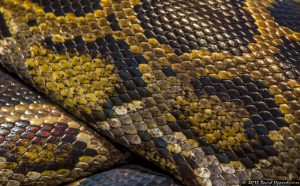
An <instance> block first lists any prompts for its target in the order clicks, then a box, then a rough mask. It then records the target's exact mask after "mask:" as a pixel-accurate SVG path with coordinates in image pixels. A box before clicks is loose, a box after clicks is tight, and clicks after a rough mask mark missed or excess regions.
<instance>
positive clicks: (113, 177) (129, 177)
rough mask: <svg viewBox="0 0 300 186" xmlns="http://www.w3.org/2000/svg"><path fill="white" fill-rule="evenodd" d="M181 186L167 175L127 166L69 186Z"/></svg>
mask: <svg viewBox="0 0 300 186" xmlns="http://www.w3.org/2000/svg"><path fill="white" fill-rule="evenodd" d="M110 185H114V186H141V185H145V186H179V184H178V183H176V182H175V181H174V180H172V179H171V178H169V177H166V176H165V175H161V174H159V173H156V172H153V171H151V170H148V169H145V168H143V167H140V166H134V165H126V166H123V167H119V168H116V169H111V170H108V171H105V172H102V173H101V174H95V175H93V176H91V177H89V178H84V179H82V180H79V181H77V182H74V183H72V184H69V185H68V186H110Z"/></svg>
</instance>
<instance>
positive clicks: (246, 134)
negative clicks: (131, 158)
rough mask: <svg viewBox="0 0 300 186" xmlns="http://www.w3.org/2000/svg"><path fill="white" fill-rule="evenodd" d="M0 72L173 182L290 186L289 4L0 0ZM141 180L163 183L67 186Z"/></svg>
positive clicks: (298, 58) (297, 18)
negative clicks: (278, 185)
mask: <svg viewBox="0 0 300 186" xmlns="http://www.w3.org/2000/svg"><path fill="white" fill-rule="evenodd" d="M0 64H1V65H2V66H3V67H4V68H5V69H6V70H8V71H10V72H11V73H14V74H15V75H17V76H18V77H19V78H21V79H22V80H23V81H24V82H26V83H27V85H28V86H32V87H34V88H35V89H36V90H38V91H39V92H41V93H42V94H44V95H46V96H47V97H48V98H49V99H51V100H52V101H54V102H55V103H56V104H58V105H59V106H61V107H62V108H64V109H65V111H67V112H69V113H71V114H73V115H74V116H76V117H77V118H80V119H81V120H82V121H83V122H84V123H86V124H87V125H89V126H91V128H92V129H89V131H90V130H94V131H95V132H98V133H99V134H101V135H103V136H105V137H106V138H107V139H109V140H110V141H111V142H113V143H118V144H120V145H122V146H123V147H125V148H127V149H129V150H130V151H132V152H133V153H135V154H137V155H139V156H141V157H143V158H145V159H147V160H148V161H150V162H152V163H153V164H154V165H156V166H158V167H160V169H162V170H165V171H167V172H168V173H169V174H170V175H172V176H173V177H174V178H176V179H177V180H178V181H179V182H181V183H182V184H184V185H191V186H194V185H207V186H210V185H217V186H223V185H239V184H240V181H242V180H273V179H276V180H299V179H300V146H299V142H300V126H299V124H300V3H299V1H298V0H0ZM1 78H2V76H1ZM6 82H7V80H4V81H3V85H4V86H6V84H5V83H6ZM14 92H18V91H14V89H11V92H10V94H11V95H14ZM10 94H8V95H10ZM5 95H6V94H5ZM0 98H1V97H0ZM8 100H9V99H8ZM8 100H6V99H4V101H2V100H0V104H2V103H3V104H4V105H6V104H13V103H14V102H15V101H14V99H12V100H13V101H11V102H12V103H9V101H8ZM6 102H7V103H6ZM43 104H44V103H43ZM1 108H2V106H1ZM28 108H30V107H28ZM15 109H17V108H16V106H15ZM2 110H3V109H2ZM2 110H1V111H2ZM4 110H5V107H4ZM11 112H14V111H11ZM61 112H62V111H61ZM26 113H27V112H26ZM29 113H31V112H29ZM42 113H43V112H42ZM0 114H2V113H0ZM45 115H47V112H46V113H45ZM36 118H39V116H37V117H36ZM13 122H17V121H13ZM34 122H35V120H34ZM37 122H38V123H39V122H42V123H45V121H41V119H38V121H37ZM46 123H47V122H46ZM30 124H31V123H30ZM33 124H34V123H33ZM42 125H43V124H42ZM55 125H56V124H54V126H55ZM66 125H68V124H66ZM82 125H83V124H82ZM1 126H2V125H1ZM9 126H17V123H15V124H12V125H9ZM51 126H53V124H52V125H51ZM5 127H6V125H4V128H5ZM37 130H41V129H40V128H39V129H37ZM26 131H27V130H26ZM84 132H85V131H84ZM4 134H5V133H4ZM0 135H2V133H0ZM49 135H50V136H52V133H49ZM93 135H96V134H94V133H91V135H89V134H88V136H91V138H95V140H96V141H97V139H98V138H99V139H102V138H101V137H94V136H93ZM97 135H98V134H97ZM33 137H39V136H38V133H34V134H33ZM1 139H2V138H1V137H0V143H1V144H2V143H3V142H1ZM62 139H63V137H60V138H59V139H58V140H62ZM5 140H6V137H5ZM6 141H7V140H6ZM6 141H5V142H6ZM100 141H101V142H102V140H100ZM31 143H33V142H31ZM65 143H66V144H67V145H68V144H71V143H72V142H68V141H67V142H65ZM4 144H6V143H4ZM10 144H13V143H10ZM72 144H73V143H72ZM108 144H109V143H108ZM43 145H45V143H43ZM41 146H42V145H40V146H39V145H37V148H39V147H41ZM0 147H1V145H0ZM86 148H87V147H86ZM103 148H104V149H105V147H103ZM111 148H112V146H111ZM64 150H66V149H64ZM25 151H26V150H25ZM58 151H59V150H58ZM115 152H117V151H115ZM0 153H1V151H0ZM83 153H84V152H83ZM97 153H100V152H98V151H97ZM107 153H111V151H109V150H107ZM114 154H115V153H114ZM0 155H1V154H0ZM93 155H95V156H96V151H94V154H93ZM107 155H108V154H107ZM107 155H106V156H107ZM115 155H116V156H117V155H119V156H118V157H119V158H120V159H121V158H122V157H124V159H125V156H124V155H122V152H119V153H116V154H115ZM104 156H105V155H104ZM21 157H23V158H26V156H21ZM65 158H66V159H68V158H70V156H69V155H67V156H66V157H65ZM29 159H30V157H29ZM50 159H51V158H50ZM50 159H49V165H48V164H47V162H48V161H42V160H41V161H42V162H38V161H37V163H36V161H34V162H31V164H32V166H33V167H35V166H37V167H38V166H39V165H40V164H42V163H44V165H47V166H50V167H51V166H52V165H50V164H51V162H50ZM111 159H114V160H115V162H116V163H119V162H120V161H119V159H117V158H113V157H112V158H111ZM11 161H13V160H11ZM15 161H16V160H15ZM106 161H107V162H110V160H109V159H107V160H106ZM106 161H104V162H106ZM0 162H1V161H0ZM22 162H23V161H22ZM110 163H111V164H112V162H110ZM0 165H1V164H0ZM14 166H15V167H10V170H12V171H13V172H12V173H14V172H16V170H19V169H22V167H21V166H22V165H19V164H16V165H14ZM57 166H58V167H59V166H64V165H63V164H60V162H58V163H57ZM23 167H25V165H24V166H23ZM72 168H73V169H74V167H70V168H67V167H66V170H69V171H72ZM99 168H100V169H103V167H102V166H99ZM0 169H2V167H1V166H0ZM47 170H48V169H47ZM56 170H57V169H56ZM25 171H28V170H27V169H26V170H25ZM39 171H40V170H39ZM149 171H150V172H149ZM10 172H11V171H10ZM84 173H87V172H85V171H82V174H84ZM88 173H89V172H88ZM20 174H22V173H20ZM40 174H41V175H43V174H42V173H40ZM147 174H152V179H153V183H154V185H156V184H158V185H159V184H161V185H164V183H167V185H168V184H171V183H173V182H174V181H173V180H172V179H171V178H169V177H167V176H164V175H162V174H159V175H161V176H162V177H160V176H159V175H157V174H156V173H153V172H151V170H147V171H144V172H143V171H142V170H141V169H140V168H135V167H129V168H125V169H122V168H120V169H117V170H115V169H111V170H108V172H102V173H100V174H98V175H94V176H92V177H90V178H86V179H85V180H83V181H79V182H77V184H82V185H85V184H86V185H93V184H94V183H97V184H100V185H105V181H107V182H108V185H110V184H112V185H118V184H119V185H126V184H128V185H131V184H130V183H132V182H134V183H137V185H147V183H144V182H143V181H145V182H147V181H146V180H147V176H148V175H147ZM22 175H23V176H26V175H27V174H26V175H25V173H23V174H22ZM112 175H115V176H112ZM129 175H132V177H130V176H129ZM80 177H81V176H80ZM4 178H5V176H4ZM118 178H119V179H118ZM140 178H141V179H140ZM143 178H145V179H143ZM70 179H75V178H70ZM120 179H122V180H120ZM160 179H161V180H162V182H160ZM164 179H165V180H166V181H163V180H164ZM4 180H7V181H10V179H9V178H7V179H4ZM97 180H98V181H97ZM118 180H119V182H118ZM52 181H53V180H52ZM53 182H54V181H53ZM101 182H102V183H101ZM49 183H50V182H49ZM46 184H47V183H46ZM53 184H55V183H53ZM74 184H76V183H74ZM174 184H176V183H175V182H174ZM133 185H134V184H133Z"/></svg>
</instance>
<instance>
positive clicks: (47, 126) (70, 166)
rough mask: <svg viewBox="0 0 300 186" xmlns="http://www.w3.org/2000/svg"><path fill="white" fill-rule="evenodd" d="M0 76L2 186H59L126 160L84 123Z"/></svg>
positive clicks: (18, 84)
mask: <svg viewBox="0 0 300 186" xmlns="http://www.w3.org/2000/svg"><path fill="white" fill-rule="evenodd" d="M0 74H1V79H0V92H1V95H0V100H1V108H0V121H1V122H0V159H1V169H0V175H1V176H0V182H1V184H3V185H6V184H8V185H19V184H21V185H22V184H27V185H36V184H48V185H58V184H60V183H63V182H69V181H73V180H75V179H77V178H80V177H83V176H87V175H89V174H91V173H93V172H95V171H97V170H99V169H106V168H108V167H112V166H113V165H115V164H117V163H121V162H123V161H124V160H125V159H124V157H126V155H125V154H123V153H122V152H121V151H119V150H117V149H116V148H115V147H114V146H113V145H112V144H110V143H109V142H107V141H105V140H104V139H103V138H102V137H101V136H99V135H97V134H95V133H94V132H92V131H91V130H90V129H89V128H87V127H86V126H84V124H82V123H80V122H78V121H77V120H75V119H74V118H72V117H71V116H70V115H68V114H66V113H64V112H63V111H62V110H61V109H60V108H58V107H56V106H54V105H53V104H52V103H50V102H49V101H48V100H47V99H45V98H43V97H41V96H40V95H38V94H37V93H35V92H34V91H32V90H31V89H29V88H27V87H26V86H25V85H23V84H21V83H20V82H19V81H18V80H15V79H13V78H12V77H11V76H10V75H8V74H7V72H4V71H3V70H2V69H1V71H0ZM108 157H109V159H108ZM111 158H112V159H111ZM51 177H55V178H56V179H54V180H53V179H51Z"/></svg>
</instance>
